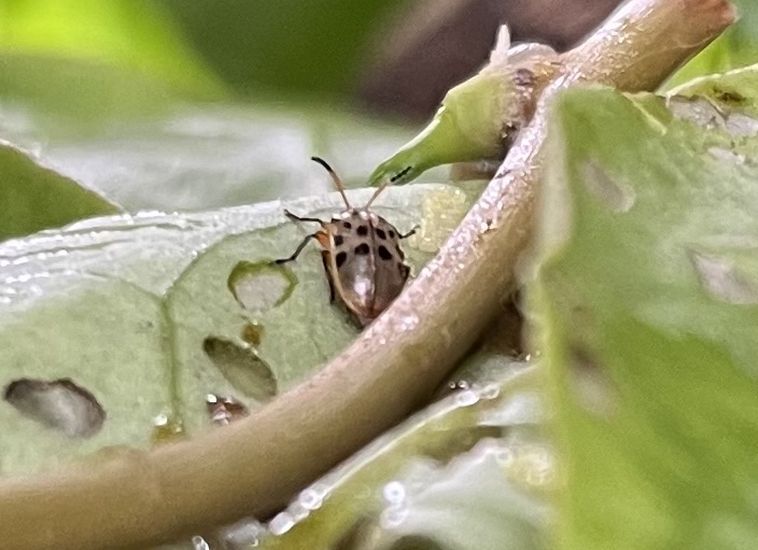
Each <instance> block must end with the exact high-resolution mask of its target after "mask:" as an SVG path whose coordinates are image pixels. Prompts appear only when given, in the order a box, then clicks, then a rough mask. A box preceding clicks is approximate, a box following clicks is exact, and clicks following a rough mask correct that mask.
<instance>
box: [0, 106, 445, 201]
mask: <svg viewBox="0 0 758 550" xmlns="http://www.w3.org/2000/svg"><path fill="white" fill-rule="evenodd" d="M0 132H1V133H2V134H3V135H4V136H5V137H6V138H7V139H10V140H12V141H13V142H14V143H16V144H19V145H20V146H22V147H24V148H25V149H28V150H33V151H35V152H36V153H37V155H38V156H39V157H40V159H41V160H42V161H43V162H44V163H45V164H47V165H49V166H50V167H51V168H53V169H55V170H57V171H58V172H60V173H61V174H63V175H65V176H68V177H70V178H72V179H74V180H76V181H79V182H82V183H83V184H85V185H87V186H89V187H91V188H93V189H96V190H98V191H99V192H100V193H102V194H103V195H104V196H106V197H108V198H111V199H113V200H115V201H116V202H118V203H119V204H121V205H123V206H124V208H126V209H127V210H129V211H132V212H133V211H137V210H140V209H153V208H158V209H163V210H168V211H174V210H190V209H194V210H198V209H207V208H218V207H222V206H233V205H239V204H246V203H252V202H259V201H265V200H273V199H277V198H281V199H286V198H295V197H301V196H304V195H311V194H316V193H325V192H329V191H332V190H333V189H334V186H333V184H332V182H331V179H330V178H329V176H328V174H327V173H326V172H325V171H324V169H323V168H321V167H319V166H318V165H316V164H315V163H313V162H311V161H310V159H309V158H310V156H311V155H319V156H322V157H324V158H326V159H328V160H329V162H330V163H331V164H332V165H333V166H334V168H335V170H337V171H338V173H339V174H340V176H341V177H342V178H343V179H344V180H345V183H346V184H347V185H348V186H349V187H356V186H360V185H362V184H365V182H366V177H367V175H368V170H369V169H370V167H371V166H372V165H373V164H375V163H376V162H378V161H379V160H380V159H382V158H383V157H385V156H387V155H388V154H389V153H390V152H391V151H392V150H393V149H394V148H395V147H396V146H397V145H398V144H399V143H402V142H403V141H404V140H405V139H407V138H408V136H409V132H408V131H407V130H406V129H404V128H399V127H397V126H394V125H391V124H387V123H382V122H380V121H378V120H375V119H370V118H365V117H361V116H359V115H353V116H349V115H348V114H347V113H346V112H344V111H335V110H332V109H326V108H323V109H321V110H317V109H314V108H310V109H307V110H306V109H297V108H292V109H283V108H277V107H272V106H271V105H268V104H267V105H259V106H256V107H254V106H249V105H243V104H224V105H204V106H198V105H194V106H176V107H173V108H170V109H169V108H167V109H166V110H165V111H164V112H163V113H161V114H160V115H156V116H154V117H151V118H149V119H144V118H138V119H136V120H134V121H128V122H127V121H122V122H120V123H119V124H114V125H109V126H107V127H106V128H102V129H97V130H95V129H92V130H90V131H87V132H82V131H81V128H80V127H78V126H77V125H76V124H66V123H61V122H60V121H57V120H53V121H50V120H49V119H47V118H46V117H44V116H42V115H41V113H39V112H38V111H36V110H32V109H29V108H21V107H19V106H15V105H9V106H5V107H3V106H2V104H1V103H0ZM0 166H1V165H0ZM435 176H436V177H437V179H438V180H439V179H440V178H439V176H440V172H437V173H436V174H431V175H430V176H427V177H426V178H425V179H426V181H430V180H432V179H433V178H434V177H435Z"/></svg>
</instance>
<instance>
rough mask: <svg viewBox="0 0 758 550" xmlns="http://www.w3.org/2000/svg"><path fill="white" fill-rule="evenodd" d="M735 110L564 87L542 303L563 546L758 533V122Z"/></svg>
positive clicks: (706, 542)
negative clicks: (559, 466) (560, 471)
mask: <svg viewBox="0 0 758 550" xmlns="http://www.w3.org/2000/svg"><path fill="white" fill-rule="evenodd" d="M756 70H757V69H756V68H751V69H748V71H750V72H754V71H756ZM746 80H748V79H746V78H745V79H743V82H744V81H746ZM717 84H718V79H716V80H714V82H713V85H714V86H716V85H717ZM733 92H734V93H737V92H738V93H739V95H740V97H745V98H747V97H751V98H755V97H756V96H758V88H756V87H755V86H744V85H743V86H741V87H739V88H738V89H733ZM730 99H731V96H726V97H720V96H714V97H710V98H702V97H693V98H679V97H671V98H668V100H664V99H662V98H656V97H654V96H650V95H643V96H639V97H637V98H630V97H625V96H623V95H621V94H619V93H616V92H612V91H598V90H594V91H571V92H567V93H566V94H565V95H564V96H563V98H562V99H561V100H560V102H559V104H558V105H557V106H556V108H555V111H554V120H553V126H552V133H551V135H552V138H551V139H552V141H551V149H550V153H549V155H548V156H549V158H550V159H551V161H550V165H549V174H548V181H547V187H546V196H545V201H544V207H543V212H542V220H543V223H542V241H543V247H544V248H545V249H546V251H547V257H546V258H545V260H544V262H543V264H542V266H541V268H540V272H539V286H538V288H539V294H538V299H537V300H535V301H534V304H535V306H536V313H537V314H538V317H537V319H538V323H539V325H540V327H541V329H542V339H541V345H542V347H543V349H544V351H545V358H546V361H547V363H548V366H549V369H550V371H551V376H552V378H553V382H554V386H555V391H556V396H557V401H556V405H557V408H558V411H557V413H558V414H557V416H556V421H557V425H558V427H559V428H560V451H561V456H562V462H563V464H564V467H565V473H566V479H567V486H566V488H565V490H564V491H562V492H561V496H560V502H561V512H560V521H559V523H558V531H557V533H556V541H557V542H558V545H559V547H560V548H572V549H573V548H577V549H578V548H582V549H595V548H597V549H606V548H611V547H613V548H682V549H685V548H686V549H696V548H702V549H713V548H747V547H749V546H750V545H752V543H753V541H755V540H756V538H757V537H758V531H757V530H756V518H758V507H756V503H755V499H754V495H755V494H756V491H758V467H757V466H756V461H755V459H754V454H753V449H754V448H755V441H756V439H758V383H756V375H757V374H758V372H757V371H756V363H755V357H756V352H757V351H758V349H757V348H756V338H755V334H756V331H758V308H757V307H756V304H758V262H756V252H757V251H758V237H757V236H758V221H757V220H758V218H756V216H755V205H756V204H758V187H756V185H755V182H756V181H758V168H757V166H758V119H756V118H754V116H755V114H754V113H751V112H749V111H748V112H745V111H743V110H742V109H741V108H740V107H739V105H735V104H734V102H733V101H730ZM751 101H752V100H751ZM666 107H668V109H667V108H666ZM640 159H643V160H644V162H640Z"/></svg>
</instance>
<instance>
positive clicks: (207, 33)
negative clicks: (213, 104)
mask: <svg viewBox="0 0 758 550" xmlns="http://www.w3.org/2000/svg"><path fill="white" fill-rule="evenodd" d="M155 1H156V3H157V4H160V5H161V6H164V7H167V8H168V9H169V10H170V11H171V12H172V13H173V14H174V15H175V17H176V19H177V21H179V22H180V23H181V24H182V25H183V27H184V30H185V32H186V33H187V36H188V37H189V38H190V39H191V40H192V41H193V43H194V45H195V47H196V48H197V50H198V51H199V52H200V53H201V54H202V55H203V57H204V58H205V59H206V60H207V61H208V63H209V64H210V65H212V66H213V67H214V69H215V70H216V71H217V72H218V73H219V74H220V75H221V76H222V77H223V78H224V79H225V80H226V81H227V82H230V83H232V84H233V85H235V86H236V87H237V88H238V89H240V90H245V91H248V92H249V91H256V90H260V89H269V90H277V91H278V92H279V93H281V92H282V91H287V92H290V93H299V94H307V95H314V94H316V95H321V94H327V95H330V96H334V95H338V94H345V92H347V91H349V90H350V89H351V87H352V86H354V85H355V81H356V74H357V73H358V71H359V69H360V66H361V62H362V60H363V58H364V56H366V55H368V54H370V51H369V50H368V46H369V38H370V37H371V33H372V31H375V30H376V29H377V27H378V25H377V24H378V22H380V21H381V20H382V19H383V18H384V17H385V16H388V15H389V14H391V13H392V12H393V9H394V8H395V7H397V6H399V5H402V4H403V2H404V0H389V1H387V0H312V1H310V2H302V1H300V0H278V1H276V2H269V1H267V0H195V1H193V2H186V1H184V0H155ZM371 38H373V37H371Z"/></svg>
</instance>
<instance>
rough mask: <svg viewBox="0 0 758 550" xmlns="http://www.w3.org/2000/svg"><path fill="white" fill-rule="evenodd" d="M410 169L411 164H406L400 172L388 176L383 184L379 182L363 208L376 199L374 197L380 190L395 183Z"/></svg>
mask: <svg viewBox="0 0 758 550" xmlns="http://www.w3.org/2000/svg"><path fill="white" fill-rule="evenodd" d="M411 169H412V166H406V167H405V168H403V169H402V170H400V172H398V173H397V174H395V175H394V176H392V177H391V178H389V179H388V180H387V181H385V182H384V183H383V184H381V185H380V186H379V188H378V189H377V190H376V191H374V194H373V195H371V198H370V199H369V200H368V202H367V203H366V206H364V208H368V207H369V206H371V203H372V202H374V199H376V197H378V196H379V194H380V193H381V192H382V191H384V190H385V189H386V188H387V186H388V185H389V184H390V183H395V182H396V181H397V180H399V179H400V178H402V177H404V176H405V175H406V174H407V173H408V172H410V171H411Z"/></svg>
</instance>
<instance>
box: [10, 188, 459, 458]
mask: <svg viewBox="0 0 758 550" xmlns="http://www.w3.org/2000/svg"><path fill="white" fill-rule="evenodd" d="M372 193H373V190H371V189H364V190H356V191H351V192H350V194H351V197H352V198H353V199H354V200H355V201H356V202H358V203H359V202H361V201H365V200H367V199H368V197H369V196H370V195H371V194H372ZM377 203H378V204H377V205H376V211H377V212H378V213H379V214H380V215H382V216H385V217H386V218H387V219H388V220H391V221H392V223H394V224H396V225H397V227H398V228H400V229H407V228H410V227H412V226H413V225H415V224H420V225H421V229H420V231H419V233H418V235H416V236H414V237H412V238H409V239H408V240H406V241H404V247H405V250H406V252H407V256H408V259H409V262H410V264H411V265H412V267H413V269H414V270H416V271H417V270H418V269H420V267H421V266H422V265H423V264H424V262H425V261H427V260H428V259H430V258H431V256H432V255H433V254H434V253H435V252H436V250H437V248H438V247H439V246H440V244H441V243H442V239H444V238H445V236H446V235H447V233H449V232H450V231H451V230H452V229H453V228H454V227H455V224H457V222H458V221H459V220H460V219H461V218H462V217H463V215H464V214H465V212H466V210H467V209H468V207H469V205H470V199H469V198H468V197H467V196H466V195H465V193H463V191H461V190H459V189H457V188H455V187H451V186H446V185H418V186H413V187H409V188H402V189H400V188H398V189H390V190H388V191H387V192H386V194H384V195H382V196H381V197H380V198H379V199H378V201H377ZM341 206H342V205H341V198H340V197H339V195H338V194H331V195H328V196H319V197H311V198H308V199H300V200H296V201H290V202H288V203H284V204H283V203H282V202H281V201H275V202H270V203H263V204H258V205H255V206H246V207H238V208H230V209H225V210H218V211H210V212H204V213H195V214H186V215H179V214H159V213H143V214H139V215H136V216H133V217H132V216H120V217H106V218H96V219H93V220H87V221H83V222H79V223H77V224H73V225H71V226H69V227H67V228H66V229H64V230H61V231H50V232H45V233H40V234H37V235H33V236H31V237H28V238H26V239H20V240H16V241H9V242H7V243H5V244H0V268H2V272H3V278H2V279H1V280H0V305H2V309H1V310H0V349H2V350H3V357H2V362H0V387H5V386H7V385H8V384H10V383H11V382H12V381H14V380H19V379H22V378H30V379H34V380H43V381H44V380H55V379H60V378H70V379H72V381H73V382H74V383H75V384H77V385H79V386H81V387H82V388H83V389H84V390H86V391H88V392H90V393H91V394H93V395H94V397H95V398H96V399H97V401H98V402H99V403H100V404H101V405H102V407H103V409H104V410H105V414H106V419H105V422H104V424H103V427H102V429H101V430H100V431H99V432H97V433H96V434H95V435H93V436H92V437H90V438H88V439H83V440H81V439H71V438H67V437H66V436H65V434H62V433H59V432H58V431H55V430H53V429H51V428H49V427H47V426H44V425H41V424H39V423H38V422H35V421H34V420H33V419H31V418H28V417H26V416H24V415H22V414H21V413H20V412H19V411H17V410H16V409H14V408H13V407H10V406H0V423H2V425H3V426H4V427H5V428H4V432H3V433H4V436H3V438H2V440H0V457H2V462H0V465H1V468H2V472H3V473H15V472H24V471H35V470H38V469H40V468H43V467H47V466H50V465H52V464H57V463H59V462H65V461H68V460H71V459H72V458H75V457H81V456H84V455H87V454H89V453H91V452H93V451H94V450H97V449H101V448H104V447H113V446H128V447H137V448H144V447H147V446H150V445H151V444H152V443H153V441H154V440H158V441H161V440H164V439H169V438H173V437H180V436H182V435H183V434H187V435H191V434H192V433H196V432H197V431H198V430H203V429H207V428H208V427H209V426H210V425H211V421H210V418H209V416H208V413H207V411H206V396H207V395H208V394H209V393H213V394H216V395H219V396H222V397H226V396H228V397H233V398H236V399H237V400H239V401H240V402H242V403H243V404H244V405H245V406H247V407H248V408H255V407H257V406H260V404H261V402H262V401H265V400H266V399H268V398H270V397H271V396H272V395H273V393H274V392H277V391H278V392H281V391H285V390H286V389H287V388H289V387H291V386H292V385H293V384H295V383H296V382H297V381H299V380H300V379H301V378H302V377H303V376H304V375H306V374H307V373H309V372H311V371H312V370H314V369H316V368H318V367H319V366H320V365H321V364H323V363H324V362H326V361H327V360H328V359H329V358H331V357H332V356H333V355H334V354H335V353H337V352H338V351H339V350H341V349H342V348H343V347H344V346H345V345H347V344H348V343H349V342H350V341H351V340H352V339H353V338H354V337H355V336H356V334H357V329H356V328H355V326H354V325H353V324H352V323H351V322H350V320H349V319H348V318H347V317H346V315H345V314H344V313H343V312H342V311H341V310H340V309H338V308H337V307H335V306H333V305H332V304H330V303H329V290H328V285H327V281H326V277H325V275H324V272H323V266H322V262H321V257H320V253H319V251H318V248H317V247H316V246H315V245H313V246H310V247H308V248H307V249H305V250H304V251H303V253H302V254H301V256H300V258H299V259H298V261H297V262H296V263H294V264H292V265H291V267H290V268H291V270H292V271H293V272H294V274H295V275H296V277H297V281H298V283H297V285H296V286H295V288H294V289H292V291H291V294H290V295H289V298H287V299H285V300H283V301H280V300H279V299H278V298H279V295H280V293H281V290H282V287H281V286H276V285H273V286H272V285H270V284H269V283H270V281H269V282H267V285H264V286H263V287H261V288H268V289H271V291H272V292H275V293H276V296H275V297H274V299H271V300H266V301H263V302H261V303H263V304H264V306H263V307H260V304H258V305H256V306H255V308H254V309H252V310H246V309H244V308H243V307H241V305H240V304H239V303H238V301H237V299H235V296H234V295H233V293H232V292H231V291H230V289H229V287H228V279H229V276H230V274H231V273H232V271H233V269H234V268H235V266H237V265H238V264H239V262H241V261H249V262H253V263H255V262H260V261H264V260H268V259H271V258H277V257H283V256H288V255H289V254H290V253H291V252H292V251H293V250H294V248H295V247H296V246H297V245H298V243H300V242H301V241H302V239H303V237H304V236H305V235H306V234H307V233H308V232H309V231H310V230H311V227H309V226H307V224H298V225H296V224H294V223H292V222H290V221H288V220H287V219H286V218H285V217H284V215H283V212H282V210H283V208H285V207H286V208H288V209H289V210H291V211H293V212H297V213H300V214H304V215H306V214H307V215H315V216H321V217H326V216H328V215H331V214H333V213H334V212H335V211H337V210H339V209H340V207H341ZM261 273H262V274H263V275H266V276H268V275H269V273H268V272H265V271H264V272H261ZM277 302H279V303H277ZM251 327H252V328H251ZM251 334H254V335H255V337H251ZM135 403H138V404H139V406H135ZM0 405H1V403H0ZM293 429H296V427H293Z"/></svg>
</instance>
